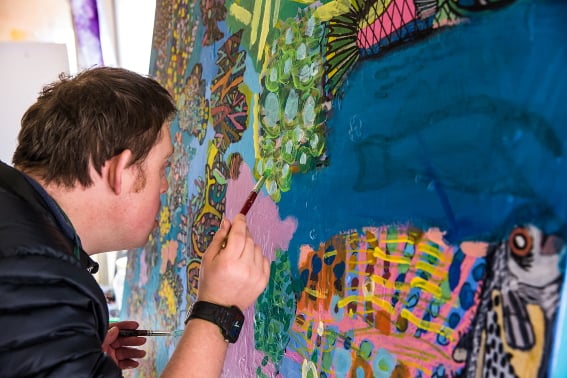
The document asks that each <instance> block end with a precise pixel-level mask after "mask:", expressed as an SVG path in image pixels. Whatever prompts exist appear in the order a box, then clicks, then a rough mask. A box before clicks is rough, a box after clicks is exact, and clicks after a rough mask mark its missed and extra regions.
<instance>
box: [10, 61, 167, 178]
mask: <svg viewBox="0 0 567 378" xmlns="http://www.w3.org/2000/svg"><path fill="white" fill-rule="evenodd" d="M175 112H176V108H175V104H174V102H173V99H172V97H171V95H170V94H169V92H168V91H167V90H166V89H165V88H164V87H162V86H161V85H160V84H159V83H158V82H157V81H155V80H154V79H152V78H150V77H146V76H142V75H139V74H137V73H134V72H132V71H129V70H126V69H123V68H115V67H95V68H90V69H87V70H85V71H82V72H80V73H79V74H77V75H76V76H74V77H73V76H70V75H67V74H61V76H60V77H59V81H57V82H55V83H52V84H49V85H47V86H45V87H44V88H43V90H42V91H41V93H40V95H39V97H38V99H37V101H36V103H35V104H33V105H32V106H31V107H30V108H29V109H28V110H27V111H26V113H25V114H24V116H23V117H22V122H21V126H22V127H21V130H20V133H19V135H18V147H17V148H16V152H15V153H14V156H13V159H12V162H13V163H14V166H16V167H17V168H18V169H20V170H22V171H23V172H26V173H29V174H34V175H37V176H39V177H40V178H41V179H43V180H44V181H45V183H46V184H49V183H50V182H54V183H55V184H58V185H63V186H66V187H73V186H74V185H75V184H76V183H77V182H78V183H80V184H81V185H82V186H84V187H88V186H90V185H91V184H92V180H91V177H90V174H89V164H90V163H92V165H93V167H94V169H95V170H96V171H97V172H98V173H99V174H100V173H101V168H102V166H103V165H104V163H105V161H107V160H108V159H110V158H112V157H113V156H116V155H118V154H119V153H121V152H122V151H124V150H126V149H129V150H131V151H132V160H131V161H130V162H129V164H130V165H134V164H138V165H141V163H142V162H143V161H144V159H145V158H146V156H147V155H148V153H149V152H150V150H151V148H152V147H153V146H154V144H156V143H157V141H158V140H159V138H160V137H161V135H160V130H161V128H162V126H163V124H164V122H166V121H169V120H171V119H172V118H173V116H174V115H175Z"/></svg>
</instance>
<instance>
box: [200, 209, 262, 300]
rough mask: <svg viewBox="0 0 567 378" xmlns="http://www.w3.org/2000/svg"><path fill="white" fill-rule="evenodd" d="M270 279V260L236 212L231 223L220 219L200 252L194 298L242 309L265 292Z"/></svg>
mask: <svg viewBox="0 0 567 378" xmlns="http://www.w3.org/2000/svg"><path fill="white" fill-rule="evenodd" d="M225 243H226V245H225V246H224V248H222V246H223V245H224V244H225ZM269 278H270V262H269V261H268V259H267V258H266V257H264V255H263V254H262V250H261V248H260V247H259V246H258V245H256V243H254V240H253V239H252V236H251V235H250V232H249V231H248V227H247V225H246V217H245V216H244V215H242V214H237V215H236V216H235V217H234V220H233V223H232V226H231V225H230V222H229V221H227V220H226V219H223V221H222V223H221V227H220V228H219V230H218V231H217V233H216V234H215V236H214V238H213V240H212V241H211V244H210V245H209V248H207V251H206V252H205V254H204V255H203V259H202V261H201V272H200V274H199V294H198V298H197V299H198V300H202V301H208V302H213V303H217V304H220V305H225V306H231V305H235V306H238V307H239V308H240V309H241V310H242V311H244V310H245V309H246V308H248V307H249V306H250V305H251V304H253V303H254V301H256V299H257V298H258V296H259V295H260V293H262V291H264V289H265V288H266V285H267V284H268V279H269Z"/></svg>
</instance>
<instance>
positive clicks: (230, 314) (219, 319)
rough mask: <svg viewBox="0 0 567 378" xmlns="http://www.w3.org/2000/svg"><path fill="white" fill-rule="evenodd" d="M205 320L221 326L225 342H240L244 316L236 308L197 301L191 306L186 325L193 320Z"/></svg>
mask: <svg viewBox="0 0 567 378" xmlns="http://www.w3.org/2000/svg"><path fill="white" fill-rule="evenodd" d="M195 318H198V319H203V320H207V321H209V322H211V323H214V324H216V325H218V326H219V328H220V330H221V333H222V336H223V337H224V339H225V341H227V342H229V343H235V342H236V340H238V336H239V335H240V331H241V330H242V325H243V324H244V314H243V313H242V311H240V309H239V308H238V307H236V306H230V307H226V306H221V305H218V304H215V303H211V302H205V301H197V302H195V303H193V305H192V306H191V310H190V311H189V316H187V319H185V324H187V322H189V320H191V319H195Z"/></svg>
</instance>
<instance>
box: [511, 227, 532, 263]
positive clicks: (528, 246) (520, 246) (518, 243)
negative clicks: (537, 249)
mask: <svg viewBox="0 0 567 378" xmlns="http://www.w3.org/2000/svg"><path fill="white" fill-rule="evenodd" d="M533 244H534V241H533V238H532V235H531V234H530V231H529V229H527V228H525V227H516V228H515V229H514V230H512V232H511V233H510V237H509V238H508V247H509V248H510V251H512V253H513V254H514V255H516V256H520V257H522V256H526V255H527V254H528V253H530V251H531V250H532V247H533Z"/></svg>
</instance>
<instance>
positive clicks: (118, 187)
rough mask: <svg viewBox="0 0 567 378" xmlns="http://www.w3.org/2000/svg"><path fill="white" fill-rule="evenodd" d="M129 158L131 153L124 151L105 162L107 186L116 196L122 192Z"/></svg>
mask: <svg viewBox="0 0 567 378" xmlns="http://www.w3.org/2000/svg"><path fill="white" fill-rule="evenodd" d="M131 158H132V151H130V150H124V151H122V152H121V153H119V154H118V155H115V156H113V157H112V158H110V159H109V160H107V161H106V164H108V176H107V180H108V185H109V186H110V188H111V189H112V191H113V192H114V193H115V194H117V195H119V194H120V193H121V191H122V184H123V179H124V175H125V174H127V173H128V163H129V162H130V159H131Z"/></svg>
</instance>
